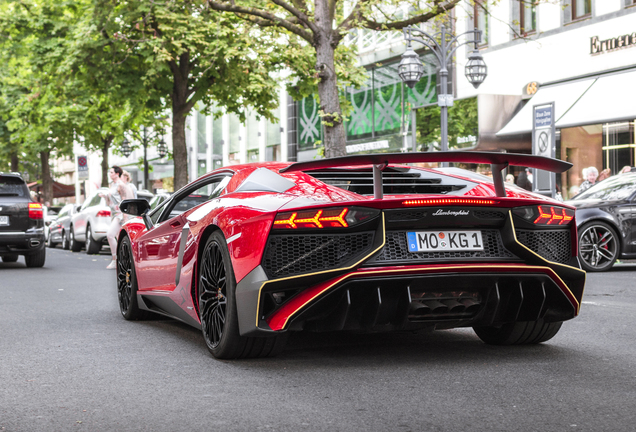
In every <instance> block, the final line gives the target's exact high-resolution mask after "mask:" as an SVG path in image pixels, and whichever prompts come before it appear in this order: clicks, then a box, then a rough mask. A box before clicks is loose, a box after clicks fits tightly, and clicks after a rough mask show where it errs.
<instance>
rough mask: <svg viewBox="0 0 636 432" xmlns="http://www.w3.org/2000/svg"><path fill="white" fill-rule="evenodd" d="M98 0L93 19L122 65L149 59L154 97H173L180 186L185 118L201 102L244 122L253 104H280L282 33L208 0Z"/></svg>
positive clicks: (263, 107) (146, 79) (259, 108)
mask: <svg viewBox="0 0 636 432" xmlns="http://www.w3.org/2000/svg"><path fill="white" fill-rule="evenodd" d="M95 1H96V3H95V5H96V6H95V8H94V11H95V15H94V19H95V20H98V21H100V22H102V23H103V27H101V29H100V31H101V32H104V33H105V34H107V35H108V37H109V38H110V39H114V40H115V41H116V42H114V43H113V45H112V47H113V49H114V50H117V51H116V54H117V55H119V56H120V57H122V58H121V60H120V63H121V64H122V65H126V64H127V63H129V62H131V63H133V64H137V63H141V64H143V66H144V68H145V70H144V71H143V76H142V80H143V85H144V88H145V89H146V90H147V91H148V94H149V97H151V98H154V100H164V101H166V104H167V106H168V107H169V108H170V110H171V112H172V144H173V159H174V167H175V188H180V187H182V186H184V185H185V184H186V183H187V180H188V177H187V173H188V160H187V148H186V139H185V120H186V116H187V115H188V114H189V113H190V112H191V110H192V108H193V107H194V106H195V104H196V103H197V102H201V103H202V104H204V106H206V107H211V106H213V105H216V106H217V107H222V108H223V109H224V110H225V112H232V113H236V114H237V115H238V116H239V118H240V119H241V120H244V119H245V115H246V108H247V107H248V106H251V107H252V108H253V109H254V110H255V111H256V113H257V114H259V115H260V116H264V117H266V118H268V119H271V120H273V117H272V114H271V112H272V110H273V108H275V107H276V106H277V104H278V84H277V81H276V79H274V75H273V73H275V72H276V71H277V70H278V69H280V67H281V66H282V62H281V52H283V51H284V50H283V48H284V47H283V46H282V41H280V40H279V39H278V38H277V34H276V33H274V32H268V31H267V29H265V30H262V29H256V30H255V29H253V28H252V27H251V26H250V25H247V24H246V23H245V22H243V21H242V20H241V19H239V18H237V17H235V16H232V15H225V14H219V13H217V12H215V11H213V10H211V9H209V8H207V7H206V5H205V1H203V0H168V1H163V2H148V1H141V0H131V1H127V2H113V1H105V0H95ZM301 57H302V55H301Z"/></svg>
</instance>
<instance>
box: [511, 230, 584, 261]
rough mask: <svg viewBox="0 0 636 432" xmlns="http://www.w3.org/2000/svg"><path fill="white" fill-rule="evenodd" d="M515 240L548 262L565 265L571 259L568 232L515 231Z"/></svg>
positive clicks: (570, 244) (570, 243)
mask: <svg viewBox="0 0 636 432" xmlns="http://www.w3.org/2000/svg"><path fill="white" fill-rule="evenodd" d="M515 234H516V235H517V240H519V242H520V243H521V244H523V245H524V246H526V247H527V248H528V249H530V250H532V251H533V252H534V253H536V254H537V255H540V256H541V257H543V258H545V259H547V260H548V261H553V262H558V263H562V264H565V263H567V262H568V261H569V260H570V258H571V257H572V249H571V248H572V240H571V239H570V230H569V229H565V230H550V231H543V230H542V231H532V230H521V229H518V230H515Z"/></svg>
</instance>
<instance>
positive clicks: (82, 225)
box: [47, 188, 170, 254]
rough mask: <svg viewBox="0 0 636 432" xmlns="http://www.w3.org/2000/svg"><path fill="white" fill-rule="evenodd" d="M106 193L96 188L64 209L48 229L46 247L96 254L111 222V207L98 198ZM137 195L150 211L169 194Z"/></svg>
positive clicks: (102, 244)
mask: <svg viewBox="0 0 636 432" xmlns="http://www.w3.org/2000/svg"><path fill="white" fill-rule="evenodd" d="M107 192H108V189H107V188H99V189H98V190H97V191H95V193H93V194H92V195H90V196H89V197H88V199H86V201H84V203H83V204H81V205H76V204H67V205H66V206H64V207H63V208H62V209H61V210H60V212H59V214H58V215H57V218H56V219H54V220H53V221H52V222H51V224H50V226H49V236H48V240H47V245H48V246H49V247H56V246H57V245H58V244H60V245H61V246H62V249H70V250H72V251H73V252H79V251H80V250H82V248H85V249H86V253H87V254H98V253H99V252H100V251H101V249H102V246H104V244H108V241H107V239H106V233H107V231H108V227H109V226H110V223H111V220H112V212H111V208H110V207H109V206H107V205H106V200H105V199H104V198H102V197H101V196H100V194H102V195H105V194H106V193H107ZM137 196H138V198H143V199H145V200H146V201H148V202H149V203H150V205H151V207H152V208H154V207H156V206H157V205H159V204H161V203H162V202H163V201H165V200H166V199H167V197H169V196H170V195H169V194H165V193H160V194H157V195H154V194H152V193H151V192H148V191H138V192H137Z"/></svg>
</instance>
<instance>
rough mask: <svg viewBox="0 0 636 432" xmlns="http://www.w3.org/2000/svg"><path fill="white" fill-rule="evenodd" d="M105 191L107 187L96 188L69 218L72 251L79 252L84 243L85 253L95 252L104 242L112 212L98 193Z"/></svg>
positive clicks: (97, 251) (106, 191)
mask: <svg viewBox="0 0 636 432" xmlns="http://www.w3.org/2000/svg"><path fill="white" fill-rule="evenodd" d="M107 193H108V189H107V188H99V189H97V191H96V192H95V193H93V194H92V195H91V196H90V197H89V198H88V199H87V200H86V201H84V204H82V206H81V207H80V209H79V211H78V212H77V213H76V214H75V215H73V217H72V218H71V225H70V227H69V247H70V249H71V250H72V251H73V252H79V251H80V250H81V249H82V245H84V244H86V253H88V254H96V253H99V251H100V250H101V249H102V245H103V244H104V243H106V241H107V240H106V232H107V231H108V227H109V226H110V221H111V219H112V214H111V210H110V207H108V206H107V205H106V199H104V198H102V197H100V196H99V194H103V195H106V194H107Z"/></svg>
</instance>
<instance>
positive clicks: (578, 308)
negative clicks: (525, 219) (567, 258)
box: [508, 210, 587, 315]
mask: <svg viewBox="0 0 636 432" xmlns="http://www.w3.org/2000/svg"><path fill="white" fill-rule="evenodd" d="M508 216H509V217H510V226H511V227H512V235H513V236H514V239H515V242H517V244H518V245H519V246H521V247H523V248H524V249H526V250H527V251H528V252H530V253H531V254H533V255H535V256H536V257H538V258H539V259H541V260H542V261H545V262H547V263H549V264H552V265H555V266H560V267H565V268H569V269H572V270H576V271H579V272H581V273H583V278H584V280H583V287H584V289H585V281H586V280H587V273H586V272H585V271H584V270H581V269H579V268H576V267H572V266H569V265H567V264H561V263H555V262H552V261H549V260H547V259H545V258H543V257H542V256H541V255H539V254H537V253H536V252H535V251H533V250H532V249H530V248H528V247H527V246H526V245H524V244H523V243H521V242H520V241H519V240H517V234H516V233H515V223H514V221H513V219H512V210H508ZM554 274H555V275H556V277H557V278H559V280H560V281H561V283H562V284H563V285H564V286H565V287H566V288H567V289H568V291H569V292H570V294H571V295H572V298H573V299H574V301H575V302H576V314H577V315H578V314H579V310H580V309H581V304H580V303H579V302H578V300H577V299H576V296H575V295H574V294H573V293H572V291H571V290H570V287H568V284H566V283H565V282H563V279H561V277H560V276H559V275H558V274H556V272H555V273H554ZM582 294H583V293H581V295H582Z"/></svg>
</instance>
